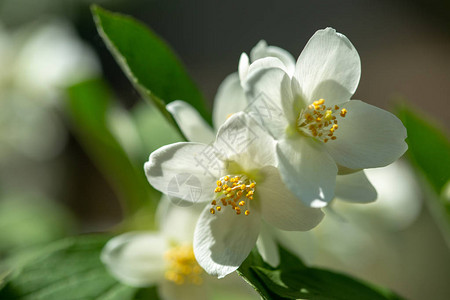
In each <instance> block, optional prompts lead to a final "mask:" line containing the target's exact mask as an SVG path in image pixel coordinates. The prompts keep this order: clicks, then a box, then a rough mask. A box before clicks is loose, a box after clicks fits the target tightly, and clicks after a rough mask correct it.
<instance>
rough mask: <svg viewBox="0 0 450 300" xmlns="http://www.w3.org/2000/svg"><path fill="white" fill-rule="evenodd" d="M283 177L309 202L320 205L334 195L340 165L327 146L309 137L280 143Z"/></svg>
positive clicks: (298, 195)
mask: <svg viewBox="0 0 450 300" xmlns="http://www.w3.org/2000/svg"><path fill="white" fill-rule="evenodd" d="M277 157H278V163H279V170H280V174H281V178H282V179H283V181H284V183H285V184H286V186H287V187H288V189H289V190H291V192H292V193H293V194H294V195H296V196H297V197H298V198H299V199H300V200H301V201H303V203H304V204H305V205H307V206H310V207H314V208H321V207H324V206H326V205H327V204H328V203H329V202H330V201H331V200H332V199H333V198H334V188H335V185H336V175H337V166H336V164H335V163H334V161H333V159H332V158H331V157H330V155H329V154H328V153H327V151H326V150H325V148H324V147H323V146H322V145H321V144H320V142H316V141H314V140H312V138H309V137H298V138H296V139H290V140H281V141H279V142H278V143H277Z"/></svg>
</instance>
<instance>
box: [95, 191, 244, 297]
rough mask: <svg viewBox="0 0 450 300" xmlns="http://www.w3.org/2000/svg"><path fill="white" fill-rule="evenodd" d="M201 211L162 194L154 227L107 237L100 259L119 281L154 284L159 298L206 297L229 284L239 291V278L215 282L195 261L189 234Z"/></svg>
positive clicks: (141, 285) (130, 283) (140, 284)
mask: <svg viewBox="0 0 450 300" xmlns="http://www.w3.org/2000/svg"><path fill="white" fill-rule="evenodd" d="M200 212H201V209H200V210H199V207H198V206H191V207H187V208H186V207H183V208H181V207H178V206H176V205H174V204H172V203H171V202H170V201H169V199H167V197H164V196H163V197H162V198H161V201H160V204H159V206H158V210H157V217H158V223H159V225H160V228H159V230H157V231H142V232H128V233H125V234H122V235H119V236H117V237H114V238H113V239H111V240H110V241H109V242H108V243H107V244H106V246H105V247H104V249H103V251H102V254H101V259H102V261H103V263H104V264H105V265H106V267H107V268H108V270H109V271H110V272H111V274H112V275H113V276H114V277H116V278H117V279H118V280H119V281H121V282H123V283H125V284H128V285H130V286H135V287H148V286H152V285H157V287H158V293H159V296H160V297H161V299H163V300H177V299H209V298H210V296H211V294H212V293H211V292H212V289H211V288H213V289H214V293H216V292H217V291H218V290H220V289H224V287H229V286H230V284H231V285H232V286H233V287H234V288H236V287H237V289H238V291H237V292H238V293H240V294H243V293H244V292H246V290H244V289H242V288H241V286H240V284H239V282H240V281H242V280H241V279H240V278H231V279H230V280H229V281H227V282H225V286H224V285H223V282H220V283H221V285H219V282H217V279H216V278H214V277H212V276H209V275H208V274H206V272H204V271H203V269H202V268H201V267H200V266H199V264H198V263H197V261H196V259H195V256H194V252H193V248H192V237H193V232H194V228H195V222H196V221H197V219H198V216H199V214H200Z"/></svg>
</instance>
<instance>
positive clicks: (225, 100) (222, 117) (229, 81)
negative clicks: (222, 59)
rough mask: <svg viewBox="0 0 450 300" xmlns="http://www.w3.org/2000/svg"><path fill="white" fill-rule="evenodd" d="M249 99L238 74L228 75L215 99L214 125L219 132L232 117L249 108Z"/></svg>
mask: <svg viewBox="0 0 450 300" xmlns="http://www.w3.org/2000/svg"><path fill="white" fill-rule="evenodd" d="M247 105H248V103H247V98H246V97H245V93H244V89H243V88H242V86H241V81H240V79H239V75H238V74H237V73H233V74H230V75H228V77H227V78H225V80H224V81H223V82H222V83H221V84H220V86H219V89H218V90H217V94H216V97H215V98H214V108H213V123H214V129H215V130H216V131H217V130H218V129H219V127H220V126H221V125H222V124H223V123H225V121H226V120H227V119H228V118H229V117H230V115H232V114H234V113H236V112H239V111H242V110H244V109H245V108H246V107H247Z"/></svg>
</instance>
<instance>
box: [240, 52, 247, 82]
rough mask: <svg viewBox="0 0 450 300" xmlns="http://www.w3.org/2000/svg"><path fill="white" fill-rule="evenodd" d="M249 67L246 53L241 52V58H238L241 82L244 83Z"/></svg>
mask: <svg viewBox="0 0 450 300" xmlns="http://www.w3.org/2000/svg"><path fill="white" fill-rule="evenodd" d="M249 66H250V59H249V58H248V55H247V53H245V52H243V53H242V54H241V57H239V65H238V73H239V79H240V81H241V82H244V81H245V78H246V77H247V72H248V67H249Z"/></svg>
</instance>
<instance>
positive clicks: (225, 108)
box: [166, 40, 295, 143]
mask: <svg viewBox="0 0 450 300" xmlns="http://www.w3.org/2000/svg"><path fill="white" fill-rule="evenodd" d="M265 57H275V58H278V59H279V60H280V61H282V63H283V65H282V67H283V68H284V70H285V71H286V72H288V73H290V74H291V73H293V72H294V70H295V60H294V58H293V57H292V55H291V54H290V53H289V52H287V51H286V50H284V49H281V48H279V47H275V46H268V45H267V43H266V42H265V41H264V40H261V41H260V42H259V43H258V44H257V45H256V46H255V47H253V49H252V50H251V52H250V58H251V61H252V62H253V61H256V60H258V59H261V58H265ZM249 62H250V59H249V57H248V56H247V54H245V53H242V55H241V57H240V60H239V72H235V73H232V74H230V75H228V76H227V78H225V80H224V81H223V82H222V83H221V85H220V86H219V89H218V90H217V94H216V97H215V99H214V107H213V114H212V115H213V125H214V128H211V127H210V126H209V125H208V124H207V123H206V122H205V121H204V120H203V118H202V117H201V116H200V114H199V113H198V112H197V111H196V110H195V109H194V108H193V107H192V106H191V105H189V104H188V103H186V102H184V101H181V100H177V101H173V102H171V103H169V104H168V105H167V106H166V108H167V110H168V111H169V112H170V113H171V114H172V115H173V117H174V118H175V121H176V122H177V124H178V126H179V127H180V129H181V131H182V132H183V134H184V136H185V137H186V138H187V139H188V140H189V141H190V142H200V143H210V142H212V141H214V138H215V133H216V132H217V130H218V129H219V127H220V126H221V125H222V124H223V123H225V121H226V120H227V119H228V118H229V117H230V116H231V115H232V114H234V113H236V112H239V111H243V110H245V108H247V106H248V104H249V103H248V101H247V98H246V96H245V92H244V88H243V82H245V78H246V74H247V72H248V68H249Z"/></svg>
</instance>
